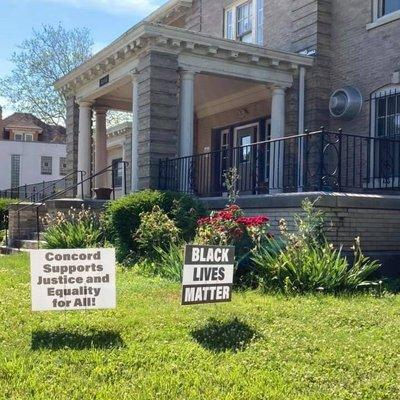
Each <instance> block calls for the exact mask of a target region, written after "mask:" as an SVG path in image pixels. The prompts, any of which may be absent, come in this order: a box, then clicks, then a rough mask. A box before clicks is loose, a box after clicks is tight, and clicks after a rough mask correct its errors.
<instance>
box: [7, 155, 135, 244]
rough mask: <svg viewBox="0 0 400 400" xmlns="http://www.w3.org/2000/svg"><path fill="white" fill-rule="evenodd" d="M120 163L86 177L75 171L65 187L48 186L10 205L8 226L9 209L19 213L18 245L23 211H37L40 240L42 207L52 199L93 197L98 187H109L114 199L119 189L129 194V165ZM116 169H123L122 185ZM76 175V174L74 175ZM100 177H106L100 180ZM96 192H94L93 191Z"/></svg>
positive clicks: (67, 177)
mask: <svg viewBox="0 0 400 400" xmlns="http://www.w3.org/2000/svg"><path fill="white" fill-rule="evenodd" d="M118 164H121V165H122V168H121V167H120V166H119V165H117V164H116V163H113V164H112V165H109V166H108V167H106V168H104V169H103V170H101V171H98V172H96V173H94V174H92V175H89V176H87V177H85V175H86V173H85V172H83V171H75V172H73V173H71V174H69V175H67V176H66V177H64V178H63V180H66V181H67V182H68V184H66V185H64V188H63V189H62V190H59V191H52V192H51V193H50V194H47V195H46V193H45V191H46V190H47V187H45V188H43V189H42V191H41V192H39V193H38V195H37V196H35V197H34V198H30V199H29V198H25V199H23V200H22V201H20V202H18V203H17V204H13V205H11V206H10V207H9V210H8V212H6V219H7V220H6V221H4V222H5V225H6V226H8V219H9V211H10V208H11V207H13V208H14V209H15V212H16V213H17V231H18V238H19V240H18V242H17V245H18V247H20V240H21V239H23V235H22V234H21V231H22V223H21V213H22V212H23V211H26V210H29V209H33V210H34V212H35V220H36V240H37V242H38V246H39V242H40V235H41V232H42V230H43V226H42V224H41V221H40V208H41V207H43V205H44V204H45V203H46V202H47V201H50V200H55V199H61V198H67V199H68V198H75V197H81V198H82V199H84V198H91V197H92V196H91V194H92V192H94V191H95V190H96V189H103V190H104V189H106V190H107V189H108V190H109V194H110V196H112V198H113V199H115V198H116V192H117V190H120V191H121V194H122V195H126V194H127V166H128V165H129V163H128V162H126V161H119V162H118ZM116 169H117V170H118V171H121V173H122V183H121V185H119V184H118V182H115V177H116V172H115V171H116ZM74 175H75V176H74ZM99 178H104V179H102V180H101V181H99ZM98 183H101V187H99V185H98ZM93 194H94V193H93ZM8 242H9V241H8V229H7V230H6V243H7V244H8Z"/></svg>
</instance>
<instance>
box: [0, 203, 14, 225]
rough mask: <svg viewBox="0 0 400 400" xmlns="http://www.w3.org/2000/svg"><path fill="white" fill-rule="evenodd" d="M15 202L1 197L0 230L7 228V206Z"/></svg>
mask: <svg viewBox="0 0 400 400" xmlns="http://www.w3.org/2000/svg"><path fill="white" fill-rule="evenodd" d="M15 202H16V201H15V200H11V199H0V230H2V229H6V228H7V220H6V219H7V208H8V207H9V206H10V204H13V203H15Z"/></svg>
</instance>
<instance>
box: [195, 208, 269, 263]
mask: <svg viewBox="0 0 400 400" xmlns="http://www.w3.org/2000/svg"><path fill="white" fill-rule="evenodd" d="M267 223H268V218H267V217H265V216H256V217H245V216H244V214H243V211H242V210H241V209H240V207H239V206H237V205H235V204H232V205H229V206H227V207H226V208H225V209H224V210H222V211H218V212H212V213H211V215H210V216H209V217H205V218H201V219H199V221H198V228H197V234H196V239H195V240H196V243H198V244H204V245H220V246H235V247H236V255H237V256H238V257H239V258H241V257H243V256H245V255H246V254H247V253H248V252H249V251H250V250H251V249H252V248H254V247H256V246H259V245H260V244H261V242H262V241H263V240H265V239H267V238H268V236H269V234H268V224H267Z"/></svg>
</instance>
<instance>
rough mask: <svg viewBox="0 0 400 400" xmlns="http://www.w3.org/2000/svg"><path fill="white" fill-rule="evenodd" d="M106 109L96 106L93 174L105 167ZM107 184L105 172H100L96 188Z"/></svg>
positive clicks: (96, 180)
mask: <svg viewBox="0 0 400 400" xmlns="http://www.w3.org/2000/svg"><path fill="white" fill-rule="evenodd" d="M106 116H107V110H106V109H105V108H96V138H95V148H94V168H95V169H94V171H95V174H96V173H98V172H100V171H102V170H104V169H105V168H107V126H106ZM106 185H107V173H104V174H101V175H99V176H97V177H96V179H95V186H96V188H104V187H106Z"/></svg>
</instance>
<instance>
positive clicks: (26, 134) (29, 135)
mask: <svg viewBox="0 0 400 400" xmlns="http://www.w3.org/2000/svg"><path fill="white" fill-rule="evenodd" d="M28 137H29V138H30V140H28ZM24 140H25V142H33V133H25V137H24Z"/></svg>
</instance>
